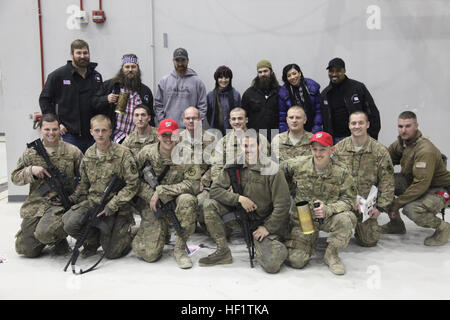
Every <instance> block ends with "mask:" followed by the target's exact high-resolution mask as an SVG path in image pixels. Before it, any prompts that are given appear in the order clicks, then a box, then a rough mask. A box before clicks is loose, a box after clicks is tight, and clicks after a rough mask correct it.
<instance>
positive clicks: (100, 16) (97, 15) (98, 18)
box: [92, 10, 106, 23]
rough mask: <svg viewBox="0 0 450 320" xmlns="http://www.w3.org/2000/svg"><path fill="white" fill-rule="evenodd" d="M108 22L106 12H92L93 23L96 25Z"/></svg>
mask: <svg viewBox="0 0 450 320" xmlns="http://www.w3.org/2000/svg"><path fill="white" fill-rule="evenodd" d="M105 20H106V16H105V11H103V10H94V11H92V21H94V22H95V23H103V22H105Z"/></svg>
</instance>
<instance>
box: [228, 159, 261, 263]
mask: <svg viewBox="0 0 450 320" xmlns="http://www.w3.org/2000/svg"><path fill="white" fill-rule="evenodd" d="M224 170H226V171H227V172H228V174H229V176H230V180H231V186H232V187H233V191H234V192H235V193H238V194H239V195H242V192H243V191H242V185H241V175H240V171H239V166H237V165H236V166H230V167H228V168H225V169H224ZM234 214H235V215H236V218H237V219H238V221H239V223H240V224H241V226H242V232H243V234H244V240H245V244H246V245H247V249H248V255H249V257H250V266H251V267H252V268H253V267H254V264H253V259H254V258H255V243H254V240H253V231H255V229H256V228H254V227H253V226H252V224H251V220H250V216H251V215H253V214H252V213H251V212H247V211H245V209H244V208H243V207H242V205H241V204H240V203H239V204H238V205H237V207H236V211H234Z"/></svg>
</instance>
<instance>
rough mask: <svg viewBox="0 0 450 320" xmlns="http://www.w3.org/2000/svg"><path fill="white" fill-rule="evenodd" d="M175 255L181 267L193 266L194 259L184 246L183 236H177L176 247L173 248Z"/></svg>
mask: <svg viewBox="0 0 450 320" xmlns="http://www.w3.org/2000/svg"><path fill="white" fill-rule="evenodd" d="M173 255H174V256H175V260H176V262H177V264H178V266H179V267H180V268H181V269H189V268H192V260H191V258H190V257H189V255H188V254H187V252H186V247H185V246H184V243H183V241H182V240H181V238H179V237H177V242H176V243H175V248H174V249H173Z"/></svg>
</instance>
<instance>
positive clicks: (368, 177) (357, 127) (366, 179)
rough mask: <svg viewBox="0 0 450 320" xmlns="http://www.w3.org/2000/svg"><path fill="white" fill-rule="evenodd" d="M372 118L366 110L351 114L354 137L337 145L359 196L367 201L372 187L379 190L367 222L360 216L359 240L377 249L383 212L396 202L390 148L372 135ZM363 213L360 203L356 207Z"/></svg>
mask: <svg viewBox="0 0 450 320" xmlns="http://www.w3.org/2000/svg"><path fill="white" fill-rule="evenodd" d="M368 119H369V118H368V116H367V114H366V113H365V112H364V111H355V112H353V113H352V114H350V118H349V121H348V125H349V129H350V132H351V136H350V137H347V138H345V139H343V140H341V141H340V142H339V143H338V144H336V148H335V150H334V155H335V156H336V157H337V158H336V160H338V161H341V162H343V163H345V164H346V165H347V167H348V169H349V170H350V173H351V175H352V176H353V178H354V179H355V183H356V188H357V190H358V194H359V195H360V196H361V197H363V198H364V199H367V196H368V195H369V192H370V189H371V187H372V186H376V187H377V188H378V193H377V201H376V203H375V205H374V206H373V208H371V209H370V211H369V212H368V218H367V219H366V220H365V221H364V222H363V216H362V213H361V212H359V214H358V223H357V225H356V229H355V238H356V241H357V243H358V244H360V245H362V246H364V247H372V246H375V245H376V244H377V242H378V240H379V239H380V230H379V226H378V223H377V218H378V216H379V215H380V212H388V210H389V205H390V204H391V202H392V200H393V199H394V166H393V165H392V160H391V156H390V155H389V152H388V150H387V148H386V147H385V146H384V145H382V144H381V143H379V142H378V141H377V140H375V139H373V138H372V137H370V136H369V134H368V132H367V130H368V128H369V127H370V122H369V120H368ZM356 209H357V210H358V211H359V203H357V205H356Z"/></svg>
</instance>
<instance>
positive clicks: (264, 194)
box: [210, 162, 290, 236]
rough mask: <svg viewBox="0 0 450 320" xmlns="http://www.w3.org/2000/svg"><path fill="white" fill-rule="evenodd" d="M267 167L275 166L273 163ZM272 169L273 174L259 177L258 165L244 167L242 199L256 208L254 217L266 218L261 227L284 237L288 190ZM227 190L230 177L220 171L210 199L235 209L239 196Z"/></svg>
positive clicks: (287, 218) (284, 181) (229, 184)
mask: <svg viewBox="0 0 450 320" xmlns="http://www.w3.org/2000/svg"><path fill="white" fill-rule="evenodd" d="M270 165H272V166H277V164H275V163H273V162H271V164H270ZM230 166H233V165H226V166H225V168H228V167H230ZM225 168H224V169H225ZM275 168H276V170H274V171H275V173H274V174H272V175H262V174H261V171H262V170H263V167H261V165H259V164H255V165H248V164H243V165H242V168H241V170H240V175H241V183H242V192H243V194H242V195H243V196H245V197H247V198H249V199H250V200H252V201H253V202H254V203H255V204H256V205H257V209H256V211H254V213H255V215H256V216H257V218H258V219H262V218H265V217H267V216H268V217H267V218H265V220H264V224H263V225H264V227H266V229H267V230H268V231H269V233H275V234H278V235H280V236H283V235H284V234H285V229H286V228H287V222H288V220H289V206H290V199H289V187H288V185H287V183H286V179H285V177H284V174H283V171H282V170H281V169H280V168H278V167H275ZM230 187H231V179H230V176H229V174H228V172H227V171H225V170H222V171H221V172H220V174H219V176H218V177H217V179H216V180H214V181H213V184H212V187H211V194H210V196H211V198H212V199H214V200H216V201H218V202H220V203H221V204H223V205H226V206H231V207H235V206H237V205H238V204H239V201H238V200H239V194H237V193H234V192H233V191H232V189H230Z"/></svg>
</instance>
